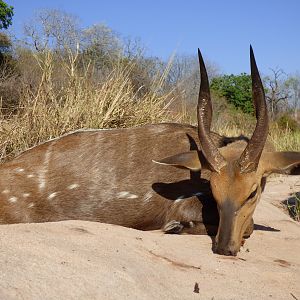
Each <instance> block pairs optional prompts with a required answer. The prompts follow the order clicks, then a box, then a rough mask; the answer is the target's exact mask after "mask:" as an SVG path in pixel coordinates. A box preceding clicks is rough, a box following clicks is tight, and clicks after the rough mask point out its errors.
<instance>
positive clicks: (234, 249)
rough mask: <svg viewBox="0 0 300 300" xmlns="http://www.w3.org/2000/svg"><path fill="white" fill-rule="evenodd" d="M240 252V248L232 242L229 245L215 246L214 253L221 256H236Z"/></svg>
mask: <svg viewBox="0 0 300 300" xmlns="http://www.w3.org/2000/svg"><path fill="white" fill-rule="evenodd" d="M239 251H240V246H239V245H237V244H236V243H233V242H230V243H228V244H227V245H222V244H217V243H216V244H215V247H214V252H215V253H217V254H221V255H227V256H236V255H237V253H238V252H239Z"/></svg>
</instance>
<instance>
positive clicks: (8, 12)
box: [0, 0, 14, 29]
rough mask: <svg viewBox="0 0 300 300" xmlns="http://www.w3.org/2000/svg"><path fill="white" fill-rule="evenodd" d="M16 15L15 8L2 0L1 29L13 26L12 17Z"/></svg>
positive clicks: (0, 5) (0, 9)
mask: <svg viewBox="0 0 300 300" xmlns="http://www.w3.org/2000/svg"><path fill="white" fill-rule="evenodd" d="M13 15H14V8H13V6H9V5H7V4H6V3H5V2H4V1H2V0H0V29H3V28H4V29H7V28H8V27H9V26H10V25H11V24H12V21H11V20H12V17H13Z"/></svg>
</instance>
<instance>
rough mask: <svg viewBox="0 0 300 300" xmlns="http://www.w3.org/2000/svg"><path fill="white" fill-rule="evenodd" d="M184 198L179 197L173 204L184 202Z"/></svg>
mask: <svg viewBox="0 0 300 300" xmlns="http://www.w3.org/2000/svg"><path fill="white" fill-rule="evenodd" d="M184 198H185V196H184V195H182V196H179V197H178V198H177V199H176V200H175V203H178V202H181V201H183V200H184Z"/></svg>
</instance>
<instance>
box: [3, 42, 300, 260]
mask: <svg viewBox="0 0 300 300" xmlns="http://www.w3.org/2000/svg"><path fill="white" fill-rule="evenodd" d="M198 56H199V63H200V73H201V86H200V92H199V100H198V107H197V111H198V126H197V127H195V126H190V125H181V124H175V123H162V124H153V125H147V126H142V127H135V128H128V129H111V130H84V131H76V132H73V133H70V134H68V135H65V136H63V137H60V138H57V139H54V140H50V141H48V142H45V143H43V144H41V145H38V146H36V147H33V148H31V149H29V150H27V151H25V152H23V153H21V154H20V155H18V156H17V157H16V158H15V159H13V160H11V161H9V162H6V163H3V164H2V165H1V166H0V167H1V169H0V174H1V177H0V223H2V224H7V223H22V222H24V223H25V222H51V221H62V220H69V219H77V220H88V221H97V222H104V223H111V224H117V225H122V226H126V227H131V228H136V229H140V230H156V229H162V230H163V231H164V232H166V233H191V234H209V235H216V238H215V251H216V252H217V253H219V254H224V255H236V254H237V252H238V251H239V249H240V246H241V243H242V241H243V238H244V237H249V236H250V234H251V233H252V231H253V220H252V215H253V212H254V209H255V207H256V204H257V202H258V199H259V198H260V195H261V191H262V188H263V185H264V179H265V177H266V176H268V175H269V174H271V173H274V172H275V173H285V174H299V164H300V152H274V151H272V150H271V151H270V152H268V149H267V147H265V144H266V139H267V135H268V115H267V107H266V102H265V96H264V89H263V86H262V82H261V79H260V76H259V73H258V70H257V66H256V62H255V58H254V54H253V51H252V48H250V61H251V76H252V90H253V102H254V106H255V109H256V118H257V124H256V128H255V131H254V133H253V136H252V137H251V138H250V139H247V138H243V137H241V138H227V137H222V136H219V135H218V134H216V133H213V132H211V131H210V127H211V118H212V105H211V99H210V90H209V81H208V77H207V73H206V69H205V65H204V61H203V58H202V56H201V53H200V51H199V50H198Z"/></svg>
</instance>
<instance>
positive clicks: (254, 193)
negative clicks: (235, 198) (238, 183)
mask: <svg viewBox="0 0 300 300" xmlns="http://www.w3.org/2000/svg"><path fill="white" fill-rule="evenodd" d="M256 193H257V188H256V189H255V190H254V191H253V192H252V193H251V194H250V195H249V197H248V198H247V200H246V201H248V200H250V199H252V198H253V197H254V196H255V195H256Z"/></svg>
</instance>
